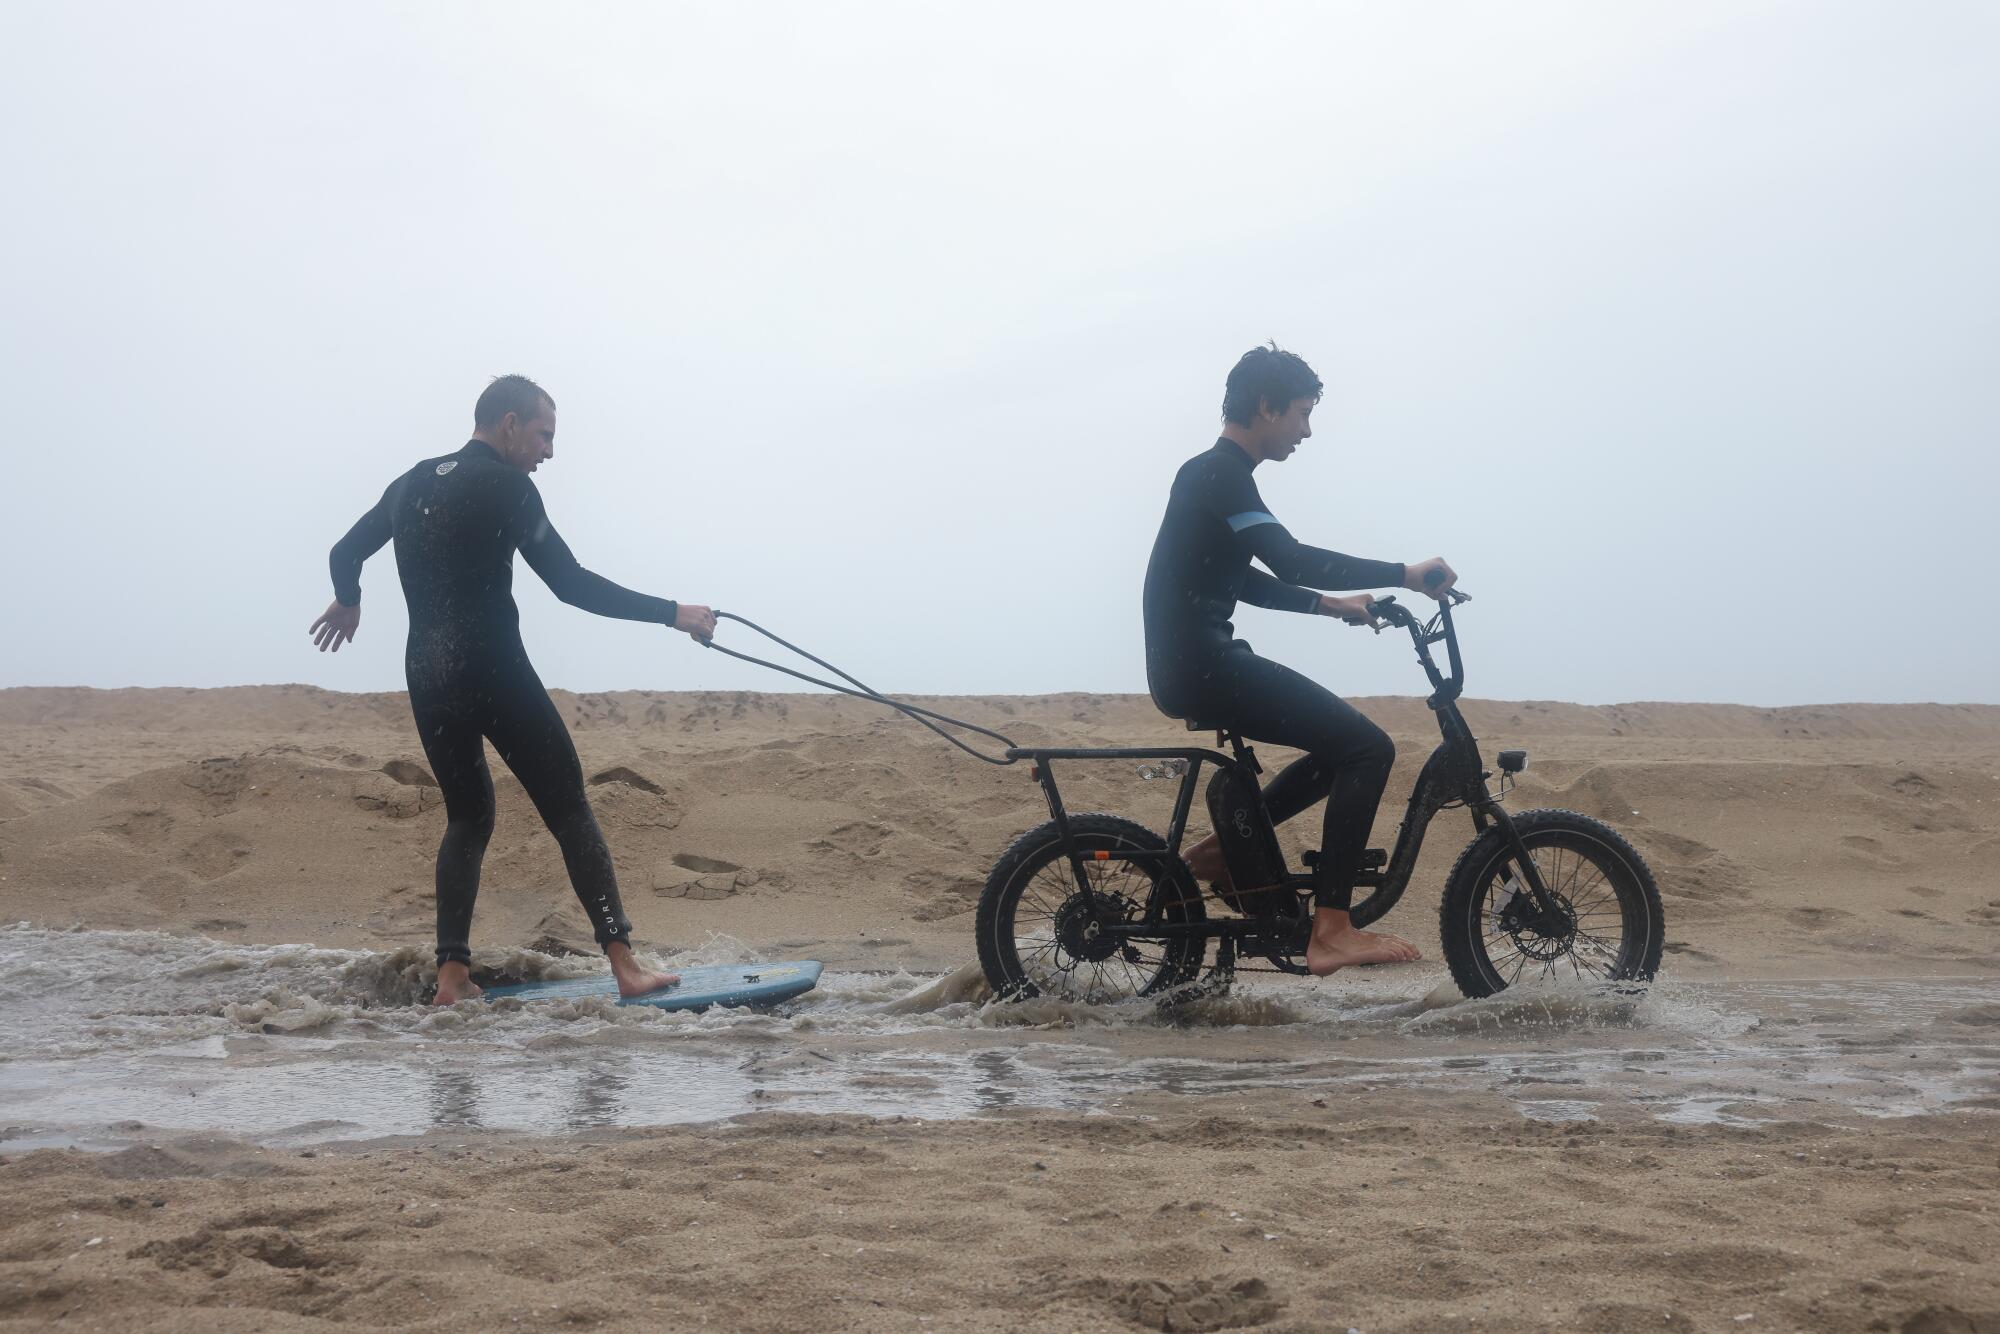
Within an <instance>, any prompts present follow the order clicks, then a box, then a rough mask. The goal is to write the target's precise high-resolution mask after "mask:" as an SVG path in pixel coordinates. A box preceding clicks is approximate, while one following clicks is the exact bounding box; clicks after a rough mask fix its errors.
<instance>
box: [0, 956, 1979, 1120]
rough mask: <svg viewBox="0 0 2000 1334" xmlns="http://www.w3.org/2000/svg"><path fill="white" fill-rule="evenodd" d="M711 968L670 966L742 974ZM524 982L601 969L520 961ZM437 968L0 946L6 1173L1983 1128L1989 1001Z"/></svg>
mask: <svg viewBox="0 0 2000 1334" xmlns="http://www.w3.org/2000/svg"><path fill="white" fill-rule="evenodd" d="M749 957H750V955H749V954H748V953H747V952H746V951H744V950H743V949H741V947H739V946H737V945H735V944H734V943H733V942H731V941H728V940H725V939H717V940H713V941H710V942H709V943H708V944H707V945H706V946H704V947H703V948H702V949H700V950H696V951H690V952H687V953H683V954H680V955H674V956H669V958H668V960H667V961H668V962H669V963H678V964H681V965H690V964H693V963H697V962H707V963H726V962H737V961H747V960H748V959H749ZM483 962H488V963H495V964H497V965H499V967H500V968H501V970H502V971H504V972H505V973H506V974H508V975H509V976H513V977H533V976H562V975H570V974H577V973H583V972H589V971H593V970H594V969H595V968H598V967H601V964H598V963H596V962H595V961H589V960H579V959H553V958H549V957H547V956H543V955H537V954H531V953H528V952H525V951H521V952H515V953H513V954H510V955H506V956H503V957H501V958H498V959H496V960H486V961H483ZM428 973H429V968H428V964H427V961H426V959H425V958H424V955H423V953H422V952H420V951H417V950H414V949H411V950H399V951H394V952H389V953H378V952H368V951H358V950H321V949H312V948H309V947H306V946H250V945H226V944H220V943H217V942H214V941H206V940H200V939H193V938H188V937H178V936H166V935H160V934H156V933H152V932H96V931H50V930H44V929H39V928H32V927H27V926H16V927H8V928H0V1014H3V1015H4V1016H5V1020H4V1034H5V1047H4V1052H3V1053H0V1150H5V1149H15V1150H18V1149H23V1148H27V1147H31V1146H36V1145H47V1144H86V1145H99V1144H101V1145H106V1146H111V1145H119V1144H126V1143H131V1142H133V1141H134V1140H136V1139H141V1138H145V1137H146V1136H147V1135H148V1134H149V1133H152V1132H156V1131H195V1130H199V1131H215V1132H222V1133H226V1134H230V1135H233V1136H239V1137H242V1138H247V1139H252V1140H257V1141H261V1142H265V1143H270V1144H282V1145H297V1144H310V1143H319V1142H325V1141H331V1140H346V1139H362V1138H371V1137H377V1136H384V1135H408V1134H421V1133H424V1132H428V1131H446V1132H452V1131H463V1130H470V1129H490V1130H505V1131H519V1132H529V1133H561V1132H569V1131H575V1130H586V1129H600V1128H606V1127H628V1126H645V1125H660V1124H668V1123H674V1122H693V1121H712V1120H720V1119H723V1118H727V1117H731V1116H736V1115H739V1114H742V1113H744V1112H749V1111H757V1110H770V1109H785V1110H791V1111H805V1112H849V1113H863V1114H869V1115H903V1116H913V1117H922V1118H943V1117H963V1116H972V1115H977V1114H981V1113H990V1112H1000V1111H1006V1110H1009V1109H1022V1108H1051V1109H1063V1110H1069V1111H1076V1112H1100V1111H1108V1110H1114V1109H1115V1110H1118V1111H1121V1112H1136V1113H1139V1114H1144V1113H1145V1112H1146V1111H1147V1110H1152V1111H1157V1110H1159V1107H1160V1102H1161V1099H1163V1098H1171V1097H1173V1096H1174V1095H1180V1094H1222V1093H1230V1092H1237V1091H1243V1090H1250V1089H1270V1088H1276V1089H1286V1090H1291V1091H1294V1092H1296V1093H1298V1094H1300V1095H1301V1096H1304V1097H1323V1098H1325V1099H1326V1100H1328V1101H1329V1102H1332V1101H1334V1100H1335V1099H1337V1098H1339V1097H1340V1096H1341V1095H1342V1094H1343V1093H1347V1092H1351V1091H1353V1090H1355V1089H1359V1088H1377V1089H1379V1088H1409V1089H1426V1090H1430V1089H1434V1090H1438V1091H1440V1092H1455V1093H1463V1092H1489V1093H1498V1094H1499V1095H1501V1096H1502V1097H1504V1098H1505V1099H1507V1100H1508V1102H1509V1103H1511V1104H1512V1106H1513V1107H1514V1108H1515V1109H1516V1111H1517V1112H1518V1113H1519V1114H1520V1115H1522V1116H1524V1117H1528V1118H1532V1119H1537V1120H1545V1121H1554V1122H1566V1121H1588V1120H1593V1119H1616V1118H1626V1117H1647V1118H1657V1119H1661V1120H1666V1121H1674V1122H1689V1123H1695V1122H1722V1123H1744V1122H1756V1121H1761V1120H1772V1119H1797V1118H1801V1117H1805V1118H1815V1117H1818V1118H1826V1119H1832V1118H1835V1117H1851V1116H1853V1115H1855V1114H1861V1115H1869V1116H1908V1115H1914V1114H1917V1113H1922V1112H1932V1111H1939V1110H1950V1109H1964V1110H1991V1109H1994V1108H2000V983H1996V982H1994V981H1990V980H1983V979H1982V980H1942V981H1941V980H1926V981H1904V982H1895V981H1891V982H1842V983H1756V984H1740V985H1726V986H1725V985H1700V986H1694V985H1688V984H1677V983H1674V982H1672V981H1671V980H1669V981H1666V982H1663V983H1661V984H1660V985H1658V986H1655V987H1654V988H1652V989H1651V990H1650V991H1649V992H1648V993H1647V994H1645V995H1643V996H1639V997H1634V996H1630V995H1625V994H1620V993H1617V992H1613V991H1608V990H1604V989H1591V988H1588V987H1581V986H1574V985H1572V986H1566V987H1551V988H1547V989H1536V990H1530V989H1521V990H1517V991H1513V992H1508V993H1506V994H1504V995H1502V996H1498V997H1494V998H1491V999H1488V1000H1483V1001H1467V1000H1464V999H1462V998H1460V997H1459V996H1458V995H1457V993H1456V991H1454V990H1453V989H1452V987H1451V985H1450V982H1449V980H1448V979H1447V978H1445V976H1444V975H1443V972H1442V970H1440V969H1436V968H1424V967H1418V968H1408V969H1392V970H1379V971H1371V972H1369V973H1367V974H1364V975H1362V976H1359V977H1354V978H1342V979H1340V980H1338V981H1336V982H1333V983H1330V984H1323V985H1322V984H1314V983H1311V982H1307V981H1302V980H1295V979H1279V980H1274V981H1268V982H1266V981H1259V982H1257V983H1254V984H1253V983H1241V984H1239V985H1238V987H1237V988H1236V990H1235V991H1234V992H1232V993H1231V994H1230V995H1228V996H1226V997H1222V998H1219V999H1213V1000H1208V1001H1203V1002H1200V1003H1198V1004H1195V1005H1192V1006H1187V1007H1182V1008H1181V1009H1178V1010H1174V1011H1163V1010H1161V1009H1160V1008H1158V1007H1156V1006H1153V1005H1151V1004H1143V1003H1135V1004H1130V1005H1125V1006H1118V1007H1079V1006H1065V1005H1061V1004H1055V1003H1050V1002H1032V1003H1029V1004H1025V1005H988V1004H982V1003H979V1002H977V1001H975V1000H967V999H957V998H956V997H961V996H964V995H965V994H966V993H967V991H968V990H969V988H968V986H967V985H965V983H966V981H967V979H963V978H954V979H949V980H946V981H945V984H944V985H938V983H939V981H940V980H939V979H936V978H932V977H924V976H914V975H910V974H904V973H846V974H830V975H828V976H827V977H826V978H825V979H824V980H823V981H822V983H821V985H820V987H819V989H818V990H816V991H814V992H811V993H808V994H807V995H806V996H804V997H801V998H799V999H798V1000H797V1001H794V1002H791V1003H788V1004H786V1005H784V1006H781V1007H779V1008H777V1009H775V1010H772V1011H767V1012H762V1013H753V1012H750V1011H744V1010H712V1011H709V1012H708V1013H706V1014H700V1015H693V1014H684V1013H683V1014H676V1013H664V1012H661V1011H658V1010H654V1009H650V1008H646V1007H623V1008H621V1007H618V1006H616V1005H612V1004H608V1003H606V1002H603V1001H581V1002H556V1003H541V1004H536V1005H523V1004H522V1003H520V1002H518V1001H503V1002H496V1003H493V1004H468V1005H463V1006H460V1007H457V1008H456V1009H453V1010H448V1011H436V1010H431V1009H429V1008H427V1007H425V1006H423V1005H421V1004H420V1003H418V998H419V997H420V996H422V995H424V994H426V993H427V990H428Z"/></svg>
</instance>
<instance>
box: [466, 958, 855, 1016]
mask: <svg viewBox="0 0 2000 1334" xmlns="http://www.w3.org/2000/svg"><path fill="white" fill-rule="evenodd" d="M819 970H820V965H819V963H818V961H817V960H814V959H791V960H787V961H786V962H784V963H732V964H723V965H718V966H715V967H708V968H682V969H679V970H672V971H678V972H679V973H680V975H681V980H680V984H679V985H678V986H671V987H668V988H666V989H665V990H663V991H652V992H648V993H646V994H645V995H643V996H630V997H626V998H624V999H619V998H618V983H617V982H615V981H614V980H612V978H611V976H610V975H609V974H605V975H603V976H599V977H566V978H560V979H553V980H550V981H546V982H519V983H516V984H514V985H513V986H507V987H488V988H486V995H487V996H488V998H490V999H493V1000H499V999H501V998H502V997H512V998H513V999H515V1000H522V1001H549V1000H583V999H586V998H588V997H594V996H605V997H609V998H611V999H614V1000H618V1003H619V1004H620V1005H650V1006H652V1007H653V1008H655V1009H658V1010H703V1009H707V1008H708V1007H709V1006H711V1005H776V1004H777V1003H778V1002H779V1001H786V1000H790V999H791V998H792V997H794V996H802V995H804V994H805V993H806V992H808V991H811V990H812V989H813V987H814V985H815V984H817V983H818V981H819Z"/></svg>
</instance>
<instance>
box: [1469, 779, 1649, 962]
mask: <svg viewBox="0 0 2000 1334" xmlns="http://www.w3.org/2000/svg"><path fill="white" fill-rule="evenodd" d="M1513 823H1514V829H1515V830H1516V831H1517V832H1518V833H1519V834H1520V836H1521V842H1522V844H1523V845H1525V846H1526V848H1527V850H1528V855H1529V856H1530V857H1532V858H1533V859H1534V863H1535V869H1536V870H1537V871H1538V872H1539V873H1540V875H1541V879H1542V883H1543V884H1544V885H1546V886H1547V887H1548V889H1549V892H1550V893H1551V894H1553V895H1554V896H1555V900H1556V908H1557V911H1556V912H1555V913H1554V914H1553V915H1550V914H1545V913H1542V912H1540V911H1539V910H1538V909H1537V908H1536V906H1535V904H1534V901H1533V896H1532V895H1531V894H1530V893H1529V892H1528V890H1527V886H1526V884H1525V882H1524V881H1523V880H1522V878H1521V873H1520V868H1519V865H1518V860H1519V854H1518V853H1517V852H1516V850H1515V848H1514V843H1513V840H1512V839H1510V838H1508V837H1507V831H1506V830H1505V829H1504V828H1502V827H1501V826H1499V825H1494V826H1492V827H1490V828H1488V829H1487V830H1486V831H1485V832H1484V833H1482V834H1481V835H1480V836H1479V837H1478V838H1476V839H1474V840H1473V841H1472V843H1471V844H1470V845H1469V846H1468V847H1467V848H1466V849H1465V851H1464V852H1463V853H1461V854H1459V858H1458V864H1457V865H1456V866H1454V867H1453V868H1452V871H1451V878H1450V880H1449V881H1447V882H1446V884H1445V891H1444V900H1443V902H1442V903H1441V904H1440V906H1439V909H1438V928H1439V936H1440V938H1441V943H1442V944H1443V946H1444V957H1445V962H1446V963H1447V964H1449V965H1450V966H1451V976H1452V980H1453V981H1455V982H1457V983H1458V989H1459V990H1460V991H1462V992H1464V993H1465V994H1466V995H1467V996H1491V995H1493V994H1494V993H1496V992H1499V991H1504V990H1505V989H1506V988H1508V987H1511V986H1515V985H1518V984H1519V983H1521V982H1528V981H1539V980H1547V979H1556V980H1569V981H1583V982H1635V981H1636V982H1643V981H1647V980H1650V979H1651V978H1652V976H1653V974H1654V973H1655V972H1657V971H1659V967H1660V951H1661V949H1662V947H1663V946H1664V945H1665V943H1666V921H1665V918H1664V915H1663V913H1662V911H1661V908H1660V890H1659V887H1658V886H1657V885H1655V884H1654V883H1653V873H1652V871H1651V870H1650V869H1649V868H1648V867H1647V866H1646V862H1645V859H1644V858H1643V857H1641V856H1640V855H1639V854H1638V852H1637V851H1636V850H1634V849H1633V847H1632V845H1631V844H1630V843H1627V842H1626V841H1625V839H1624V838H1623V837H1622V836H1621V835H1620V834H1619V833H1618V831H1617V830H1615V829H1613V828H1611V826H1609V825H1607V824H1605V823H1603V822H1602V821H1600V820H1593V819H1591V818H1590V817H1589V816H1587V815H1579V814H1577V813H1576V812H1575V811H1559V810H1541V811H1527V812H1524V813H1523V814H1521V815H1517V816H1515V817H1513Z"/></svg>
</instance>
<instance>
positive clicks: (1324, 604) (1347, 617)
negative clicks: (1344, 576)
mask: <svg viewBox="0 0 2000 1334" xmlns="http://www.w3.org/2000/svg"><path fill="white" fill-rule="evenodd" d="M1373 601H1374V600H1373V599H1372V598H1370V597H1369V596H1368V595H1367V594H1366V593H1357V594H1356V595H1355V596H1353V597H1351V598H1337V597H1335V596H1334V595H1333V594H1331V593H1322V594H1320V595H1319V614H1320V615H1322V616H1338V617H1339V618H1340V619H1341V620H1343V621H1346V622H1347V623H1348V624H1349V625H1366V626H1371V627H1373V628H1375V629H1378V630H1379V629H1380V628H1381V627H1382V622H1381V621H1379V620H1377V619H1376V617H1375V609H1374V606H1373Z"/></svg>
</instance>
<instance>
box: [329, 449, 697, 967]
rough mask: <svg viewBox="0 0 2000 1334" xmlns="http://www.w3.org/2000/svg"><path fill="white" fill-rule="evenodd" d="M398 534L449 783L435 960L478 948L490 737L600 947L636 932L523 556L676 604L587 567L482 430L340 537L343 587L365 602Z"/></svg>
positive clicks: (410, 670)
mask: <svg viewBox="0 0 2000 1334" xmlns="http://www.w3.org/2000/svg"><path fill="white" fill-rule="evenodd" d="M391 538H394V539H395V543H396V572H397V574H398V575H399V576H400V577H401V579H402V583H403V596H404V598H405V599H406V600H407V601H408V602H409V604H410V638H409V645H408V648H407V649H406V651H405V654H404V659H403V666H404V671H405V674H406V675H407V678H408V680H409V684H410V711H411V712H412V713H413V714H415V715H416V721H417V733H418V735H419V736H420V737H421V738H422V740H423V746H424V754H425V755H426V756H428V757H429V758H430V762H431V771H432V772H433V773H434V774H436V775H437V780H438V784H439V785H440V786H441V787H442V788H443V789H444V805H445V817H446V823H445V833H444V841H443V842H442V843H440V844H439V845H438V859H437V929H438V944H437V957H438V962H439V963H444V962H447V961H453V960H455V961H457V962H461V963H467V962H470V961H471V957H472V956H471V951H470V948H469V945H468V937H469V935H470V933H471V929H472V906H473V902H474V900H475V899H476V898H477V897H478V894H479V864H480V861H481V859H482V858H483V857H484V856H485V854H486V843H487V840H488V839H489V838H490V837H491V836H492V833H493V778H492V775H491V774H490V773H489V772H488V771H487V768H486V750H485V746H484V745H483V744H482V740H490V741H491V742H492V743H493V749H494V750H495V751H497V752H498V753H499V755H500V758H501V759H503V760H505V761H506V762H507V767H508V768H509V769H512V770H513V771H514V776H515V777H516V778H518V779H520V780H521V786H522V787H524V788H526V789H527V792H528V796H529V799H530V800H532V801H533V802H534V803H535V809H536V810H537V811H538V812H540V814H541V817H542V820H543V822H544V823H546V824H547V825H548V827H549V832H550V833H552V834H554V835H555V837H556V842H557V843H558V844H560V845H561V847H562V854H563V862H564V864H565V865H566V866H567V867H568V868H569V878H570V884H571V885H572V886H573V887H574V888H575V890H576V896H577V898H579V899H581V900H582V901H583V907H584V911H585V912H586V913H588V914H589V916H590V920H591V925H592V927H593V928H594V929H595V933H596V936H597V941H598V944H600V945H604V944H609V943H610V942H612V941H614V940H620V941H622V940H628V939H629V938H630V935H631V929H632V928H631V925H630V923H628V922H627V921H626V920H625V912H624V909H623V907H622V905H621V904H620V903H619V899H618V881H617V878H616V877H615V875H614V874H613V872H612V867H611V850H610V849H609V848H608V847H607V846H606V845H605V842H604V834H603V832H602V831H601V830H599V829H598V827H597V819H596V817H595V816H593V815H592V814H591V811H590V802H589V799H588V798H587V797H586V796H585V795H584V790H583V769H582V766H581V765H579V764H578V762H577V758H576V747H575V746H574V745H573V744H572V743H571V741H570V738H569V729H567V728H566V727H564V726H563V721H562V716H561V715H560V714H558V713H557V712H556V707H555V704H554V703H553V702H552V701H551V700H550V699H549V696H548V691H547V690H545V689H544V688H543V686H542V682H541V678H540V677H538V676H536V675H535V669H534V666H533V665H532V664H531V663H530V662H529V661H528V651H527V649H526V648H525V647H524V646H523V645H522V643H521V615H520V612H519V610H518V609H516V607H515V606H514V596H513V582H514V553H515V552H516V551H519V552H520V553H521V554H522V555H523V556H525V557H527V559H528V564H529V565H530V566H531V567H533V569H534V571H535V573H536V574H538V575H540V576H541V577H542V581H543V582H544V583H546V584H547V585H548V586H549V588H550V589H551V590H553V591H554V593H555V595H556V596H557V597H559V598H561V599H562V600H563V601H564V602H567V603H569V604H570V605H571V606H573V607H581V608H583V609H584V610H585V611H591V612H596V613H597V614H598V615H600V616H614V617H617V618H619V619H621V620H628V621H656V622H658V623H660V624H662V625H672V624H673V623H674V617H675V614H676V612H677V611H678V608H677V607H676V605H675V604H674V603H672V602H670V601H667V600H666V599H664V598H656V597H648V596H646V595H645V594H643V593H635V592H633V591H632V590H631V589H629V588H622V587H620V586H619V585H617V584H614V583H612V582H611V581H610V580H609V579H606V578H603V577H602V576H600V575H596V574H592V573H591V572H590V571H589V570H586V569H584V568H583V567H582V566H581V565H579V564H577V562H576V557H575V556H574V555H572V554H570V549H569V545H568V544H567V543H565V542H564V541H563V540H562V538H561V537H560V536H559V535H558V534H557V533H556V530H555V529H554V527H552V526H551V525H550V523H549V519H548V515H547V513H546V512H544V510H543V509H542V497H541V493H540V492H539V491H537V490H536V489H535V484H534V482H532V481H531V480H529V478H528V474H526V473H525V472H522V471H521V470H520V469H518V468H515V467H513V466H511V465H509V464H507V463H504V462H502V461H501V459H500V456H499V455H498V454H496V453H495V452H494V451H493V449H492V448H491V447H490V446H488V445H486V444H485V443H483V442H481V441H478V440H474V441H471V442H469V443H468V444H467V445H466V446H465V448H463V449H461V450H459V451H458V452H457V453H456V454H448V455H445V456H444V457H442V458H434V459H425V460H424V461H423V462H422V463H419V464H418V465H417V466H416V467H414V468H412V469H410V470H409V471H408V472H406V473H404V474H403V475H402V476H401V477H398V478H397V479H396V480H395V481H393V482H391V483H390V484H389V489H388V490H387V491H384V492H383V493H382V499H381V500H380V501H378V502H377V503H376V505H375V508H374V509H371V510H369V511H368V513H366V514H364V515H362V516H361V519H360V521H359V522H358V523H356V524H355V525H354V527H353V528H352V529H351V530H349V532H348V534H347V536H345V537H343V538H341V539H340V541H339V542H338V543H336V544H335V545H334V548H333V553H332V555H331V557H330V558H329V564H330V565H331V567H332V571H333V590H334V596H335V597H336V598H338V599H339V600H340V601H341V603H342V604H344V605H346V606H354V605H356V604H357V603H359V602H360V600H361V564H362V562H363V561H365V560H367V559H368V557H369V556H371V555H373V554H374V553H375V552H376V551H379V550H380V549H381V547H382V544H383V543H385V542H387V541H389V540H390V539H391Z"/></svg>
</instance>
